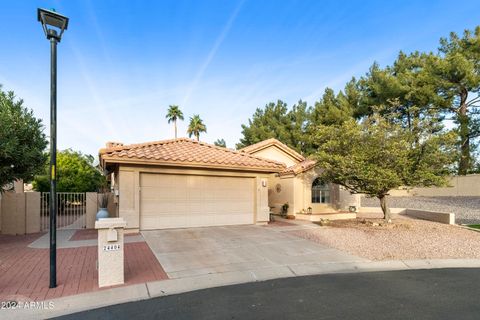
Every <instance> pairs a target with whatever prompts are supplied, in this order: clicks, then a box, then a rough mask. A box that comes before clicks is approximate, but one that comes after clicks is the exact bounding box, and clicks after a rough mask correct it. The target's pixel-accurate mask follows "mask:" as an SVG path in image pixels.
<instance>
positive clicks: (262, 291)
mask: <svg viewBox="0 0 480 320" xmlns="http://www.w3.org/2000/svg"><path fill="white" fill-rule="evenodd" d="M479 279H480V269H432V270H409V271H389V272H371V273H355V274H332V275H318V276H307V277H295V278H285V279H277V280H270V281H265V282H255V283H247V284H241V285H233V286H226V287H219V288H212V289H205V290H199V291H193V292H188V293H183V294H178V295H172V296H166V297H159V298H153V299H149V300H143V301H139V302H131V303H125V304H119V305H113V306H109V307H105V308H100V309H95V310H90V311H86V312H81V313H76V314H72V315H67V316H64V317H61V318H59V319H82V320H85V319H96V320H97V319H176V320H179V319H402V320H403V319H456V320H458V319H480V286H479V285H478V283H479V282H478V280H479Z"/></svg>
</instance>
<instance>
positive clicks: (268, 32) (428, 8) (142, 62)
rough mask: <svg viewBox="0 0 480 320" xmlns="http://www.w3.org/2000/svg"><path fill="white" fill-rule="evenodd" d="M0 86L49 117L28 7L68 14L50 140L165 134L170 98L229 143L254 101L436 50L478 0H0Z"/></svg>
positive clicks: (313, 96) (290, 97)
mask: <svg viewBox="0 0 480 320" xmlns="http://www.w3.org/2000/svg"><path fill="white" fill-rule="evenodd" d="M0 5H1V8H2V10H0V26H1V30H2V31H3V32H2V40H1V42H0V43H1V45H0V48H1V50H0V84H3V89H4V90H5V89H6V90H14V91H15V92H16V94H17V95H18V96H19V97H22V98H23V99H24V100H25V104H26V105H27V106H28V107H30V108H32V109H33V110H34V113H35V115H36V116H37V117H40V118H42V119H44V124H45V125H46V126H47V127H46V133H47V134H48V124H49V54H50V52H49V43H48V41H47V40H46V39H45V37H44V35H43V31H42V29H41V26H40V24H39V23H38V22H37V21H36V8H37V7H44V8H55V9H56V10H57V12H59V13H62V14H64V15H67V16H69V17H70V25H69V30H67V31H66V32H65V34H64V37H63V40H62V42H61V43H60V44H59V53H58V54H59V63H58V70H59V71H58V90H59V94H58V135H59V136H58V146H59V148H60V149H65V148H73V149H75V150H81V151H83V152H86V153H90V154H93V155H96V154H97V152H98V149H99V148H101V147H102V146H104V144H105V142H106V141H121V142H124V143H136V142H145V141H154V140H160V139H167V138H172V137H173V134H174V132H173V127H172V126H171V125H169V124H167V122H166V120H165V113H166V109H167V107H168V105H170V104H178V105H180V108H181V109H182V110H183V112H184V114H185V116H186V119H185V121H184V122H181V123H180V125H179V134H180V136H185V135H186V133H185V132H186V126H187V124H188V117H190V116H191V115H193V114H195V113H198V114H200V116H201V117H202V118H203V119H204V121H205V123H206V125H207V129H208V133H207V134H203V135H202V136H201V139H202V140H204V141H206V142H213V141H215V140H216V139H217V138H224V139H225V140H226V141H227V145H228V146H229V147H234V145H235V143H237V142H238V140H239V138H240V137H241V127H240V125H241V124H242V123H246V122H247V120H248V118H249V117H251V115H252V114H253V112H254V111H255V109H256V108H257V107H263V106H264V105H265V104H266V103H268V102H270V101H276V100H277V99H282V100H284V101H286V102H287V103H288V104H289V106H291V105H293V104H294V103H295V102H297V101H298V100H299V99H303V100H306V101H307V102H308V103H309V104H313V103H314V102H315V101H316V100H318V98H319V97H320V96H321V95H322V93H323V91H324V89H325V87H332V88H334V89H336V90H338V89H341V88H342V87H343V85H344V84H345V82H346V81H348V80H349V79H350V78H351V77H352V76H357V77H358V76H361V75H362V74H364V73H365V72H366V71H367V70H368V67H369V66H370V65H371V64H372V63H373V62H374V61H377V62H379V63H380V64H381V65H386V64H390V63H391V62H392V61H393V60H394V59H395V57H396V55H397V53H398V52H399V50H403V51H406V52H411V51H414V50H421V51H435V50H436V49H437V46H438V39H439V38H440V37H442V36H447V35H448V33H449V32H450V31H455V32H462V31H463V30H464V29H465V28H468V29H473V28H474V27H475V26H476V24H478V23H479V21H480V20H479V19H478V17H479V16H478V14H477V13H478V12H480V2H478V1H342V2H340V1H320V0H318V1H287V0H270V1H269V0H245V1H237V0H232V1H226V0H223V1H222V0H218V1H200V0H199V1H182V0H172V1H119V0H116V1H113V0H112V1H93V0H92V1H86V0H85V1H73V0H70V1H13V0H10V1H6V0H0Z"/></svg>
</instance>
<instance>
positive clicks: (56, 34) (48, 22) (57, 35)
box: [37, 8, 68, 42]
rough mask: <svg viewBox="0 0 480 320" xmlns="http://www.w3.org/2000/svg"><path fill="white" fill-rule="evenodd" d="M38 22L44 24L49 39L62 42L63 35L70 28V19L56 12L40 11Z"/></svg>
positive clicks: (38, 12)
mask: <svg viewBox="0 0 480 320" xmlns="http://www.w3.org/2000/svg"><path fill="white" fill-rule="evenodd" d="M37 18H38V21H40V22H41V23H42V27H43V31H44V32H45V36H47V39H49V40H50V39H52V38H54V39H55V40H57V41H58V42H60V40H61V38H62V34H63V32H64V31H65V30H67V28H68V18H67V17H65V16H62V15H61V14H58V13H56V12H55V10H46V9H40V8H39V9H38V11H37Z"/></svg>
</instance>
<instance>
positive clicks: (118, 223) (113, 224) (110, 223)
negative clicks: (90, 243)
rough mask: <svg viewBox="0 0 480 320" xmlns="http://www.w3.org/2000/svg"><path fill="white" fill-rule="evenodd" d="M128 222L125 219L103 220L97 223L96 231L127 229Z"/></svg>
mask: <svg viewBox="0 0 480 320" xmlns="http://www.w3.org/2000/svg"><path fill="white" fill-rule="evenodd" d="M126 226H127V222H126V221H125V220H123V218H101V219H99V220H98V221H95V229H110V228H125V227H126Z"/></svg>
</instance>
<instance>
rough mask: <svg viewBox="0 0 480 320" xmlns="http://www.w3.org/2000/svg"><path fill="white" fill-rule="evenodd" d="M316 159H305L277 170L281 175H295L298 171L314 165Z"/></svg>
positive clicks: (303, 170) (300, 171)
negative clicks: (279, 170)
mask: <svg viewBox="0 0 480 320" xmlns="http://www.w3.org/2000/svg"><path fill="white" fill-rule="evenodd" d="M316 163H317V162H316V161H315V160H312V159H305V160H303V161H302V162H299V163H297V164H294V165H293V166H290V167H288V168H286V169H285V170H283V171H281V172H279V175H281V176H286V175H290V174H293V175H297V174H299V173H302V172H305V171H307V170H309V169H311V168H313V167H315V165H316Z"/></svg>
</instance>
